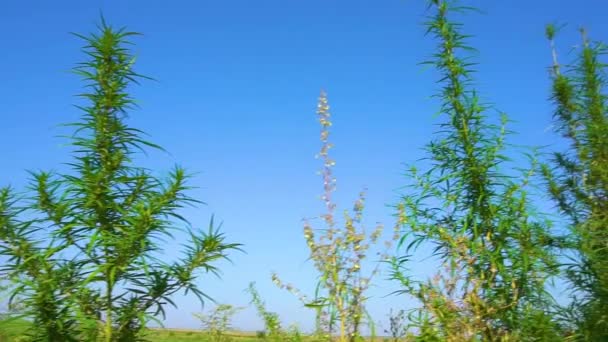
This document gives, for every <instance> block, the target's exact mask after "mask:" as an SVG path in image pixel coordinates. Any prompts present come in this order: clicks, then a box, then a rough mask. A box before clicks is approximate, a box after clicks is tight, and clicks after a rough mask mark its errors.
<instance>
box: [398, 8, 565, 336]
mask: <svg viewBox="0 0 608 342" xmlns="http://www.w3.org/2000/svg"><path fill="white" fill-rule="evenodd" d="M465 9H466V8H464V7H458V6H457V5H456V4H455V3H454V2H452V1H447V0H431V1H429V10H430V11H432V14H431V15H430V16H429V21H428V22H427V23H426V26H427V29H428V31H427V32H428V34H430V35H432V36H433V37H434V38H435V39H436V40H437V41H438V44H437V47H436V53H435V54H434V55H433V58H432V59H431V60H430V61H428V62H426V64H429V65H432V66H434V67H435V68H436V70H437V71H438V72H439V74H440V76H439V84H440V85H441V90H440V91H439V93H438V94H437V95H436V98H438V99H439V102H440V103H441V106H440V113H441V115H443V117H444V121H443V122H442V123H441V124H440V128H439V131H438V132H436V133H435V139H433V140H432V141H431V143H430V144H429V145H427V158H426V162H428V164H429V168H428V169H427V170H425V171H419V170H417V169H416V168H414V167H413V168H412V170H411V177H412V180H413V181H412V183H411V184H410V187H409V189H410V191H409V192H408V193H407V194H406V195H405V196H403V199H402V201H401V202H400V204H399V205H398V208H399V215H398V216H399V222H400V224H401V225H402V226H403V228H404V237H403V238H402V240H401V247H402V248H404V249H405V256H403V257H401V258H396V259H395V260H394V267H395V268H394V276H395V278H396V279H398V280H399V281H400V282H401V284H402V285H403V290H404V292H406V293H409V294H411V295H413V296H414V297H416V298H417V299H418V300H419V301H420V302H421V303H422V308H421V309H420V310H418V311H417V312H413V313H412V314H411V315H410V320H411V321H412V322H413V323H412V324H413V326H414V328H416V329H415V330H417V331H418V340H421V341H512V340H546V341H549V340H551V341H553V340H555V339H557V338H558V336H559V335H558V333H559V332H558V331H557V330H556V328H555V326H554V324H553V322H551V320H550V317H549V315H548V314H547V310H548V308H549V306H550V304H551V298H550V296H549V295H547V293H546V292H545V282H546V281H547V279H548V278H549V277H550V276H551V275H552V274H553V270H554V257H553V255H552V254H551V249H549V248H546V246H547V244H548V243H549V241H550V235H549V233H548V232H549V228H550V225H549V223H548V222H546V220H544V219H542V217H538V216H536V215H535V211H534V208H533V206H532V199H531V195H530V191H531V190H532V189H533V187H531V185H530V182H531V181H532V180H533V179H534V178H533V176H534V170H535V169H536V166H535V165H536V161H535V157H534V155H531V156H530V158H529V159H530V161H531V166H530V167H529V168H527V169H523V170H520V169H509V168H508V164H507V163H506V161H507V160H508V158H507V157H506V143H505V137H506V135H507V130H506V128H505V124H506V122H507V118H506V115H504V114H502V113H499V112H497V111H495V110H494V109H493V108H492V107H490V106H489V105H487V104H484V103H483V101H482V100H481V99H480V97H479V95H478V92H477V91H476V89H475V86H474V84H473V80H472V73H473V71H472V70H471V69H472V67H473V65H474V64H473V63H472V62H471V60H470V56H468V55H467V53H468V52H469V51H470V50H471V48H470V47H468V46H467V45H466V38H467V36H466V35H464V34H463V33H461V26H462V25H461V24H458V23H455V22H453V21H452V19H451V16H450V14H451V13H453V12H460V11H463V10H465ZM498 114H500V116H499V117H500V120H495V119H494V118H493V117H492V116H491V115H495V116H498ZM497 121H499V123H498V124H495V122H497ZM421 245H422V246H429V245H430V246H432V252H433V254H434V255H435V256H437V257H438V260H439V263H440V264H441V265H442V267H441V268H440V271H439V272H438V273H437V275H436V276H435V277H434V278H433V279H430V280H428V281H417V280H415V279H413V278H412V277H411V276H410V275H409V274H408V273H407V270H406V269H404V268H403V267H406V266H407V261H408V257H409V255H410V254H411V253H412V252H413V251H415V250H417V248H418V246H421Z"/></svg>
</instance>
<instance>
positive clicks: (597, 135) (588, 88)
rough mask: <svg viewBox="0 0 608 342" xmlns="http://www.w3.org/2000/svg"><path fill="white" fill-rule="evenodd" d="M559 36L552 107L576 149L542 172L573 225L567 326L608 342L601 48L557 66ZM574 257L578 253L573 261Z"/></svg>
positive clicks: (607, 154)
mask: <svg viewBox="0 0 608 342" xmlns="http://www.w3.org/2000/svg"><path fill="white" fill-rule="evenodd" d="M555 34H556V29H555V27H554V26H553V25H549V26H547V38H548V39H549V41H550V42H551V47H552V54H553V67H552V73H551V79H552V86H553V87H552V99H553V102H554V107H555V113H554V118H555V127H556V130H557V132H558V133H560V134H561V135H562V136H563V137H564V138H565V139H566V140H567V141H568V143H569V149H568V150H567V151H565V152H559V153H555V155H554V157H553V160H552V164H551V165H544V166H543V174H544V176H545V178H546V180H547V182H548V189H549V193H550V195H551V197H552V199H553V200H554V201H555V203H556V204H557V206H558V208H559V210H560V211H561V212H562V213H563V214H564V215H565V216H566V217H567V218H568V220H569V223H570V228H571V234H570V237H571V239H568V241H567V242H568V244H567V245H566V246H565V247H567V248H569V252H574V253H575V256H574V257H573V258H572V262H570V263H569V264H568V265H566V275H567V277H568V279H569V280H570V282H571V285H572V289H573V290H574V291H573V296H572V299H573V303H572V305H571V307H570V308H568V309H567V310H566V311H565V314H566V318H567V320H568V321H567V322H568V324H569V325H571V326H572V329H573V330H575V331H576V334H575V336H576V338H577V339H579V340H582V341H605V340H608V230H607V229H606V227H608V102H607V99H606V94H605V89H606V85H607V84H606V64H605V62H603V61H602V60H603V59H604V58H605V55H606V53H607V52H608V50H607V48H606V46H605V45H604V44H602V43H597V42H590V41H589V40H588V38H587V36H586V33H585V31H584V30H581V35H582V44H581V46H580V47H579V48H578V51H577V56H576V59H575V60H574V62H573V63H571V64H570V65H566V66H562V65H560V64H559V63H558V60H557V52H556V50H555V47H554V37H555ZM569 254H570V255H572V253H569Z"/></svg>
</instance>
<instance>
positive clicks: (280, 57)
mask: <svg viewBox="0 0 608 342" xmlns="http://www.w3.org/2000/svg"><path fill="white" fill-rule="evenodd" d="M424 3H425V1H423V0H416V1H414V0H411V1H402V0H382V1H380V0H375V1H370V0H368V1H363V0H331V1H327V0H307V1H295V0H293V1H280V0H259V1H248V0H221V1H220V0H214V1H206V0H205V1H200V0H199V1H194V0H189V1H171V2H169V1H143V0H141V1H140V0H137V1H135V0H131V1H119V0H106V1H103V0H88V1H76V0H70V1H46V0H39V1H33V0H3V1H2V4H1V5H0V42H2V44H3V48H2V55H1V56H0V75H2V76H1V77H2V82H0V93H1V94H3V95H2V107H1V109H0V115H1V117H2V124H1V125H0V156H2V160H1V162H0V163H1V164H0V165H1V167H0V183H1V184H12V185H14V186H15V187H17V188H22V187H23V186H24V185H25V180H26V177H27V173H26V171H25V170H32V169H44V170H47V169H55V170H61V169H62V167H61V163H63V162H67V161H69V155H68V153H69V148H67V147H65V146H64V145H63V144H64V143H65V141H64V140H62V139H60V138H57V135H59V134H61V133H62V132H64V131H62V130H61V129H59V128H58V127H57V125H58V124H61V123H65V122H70V121H73V120H75V119H76V118H77V117H78V115H79V113H78V111H77V110H76V109H75V108H74V107H73V106H72V104H74V103H76V98H75V97H74V96H73V95H74V94H77V93H79V92H80V91H81V83H80V81H79V79H78V78H77V77H76V76H74V75H72V74H70V73H69V72H68V70H69V69H70V68H71V67H72V66H74V64H75V63H77V62H79V61H82V59H83V55H82V54H81V53H80V47H81V44H82V42H81V41H79V40H78V39H76V38H75V37H73V36H71V35H69V34H68V32H79V33H87V32H90V31H91V30H94V28H95V23H96V22H97V20H98V18H99V13H100V11H102V12H103V13H104V16H105V17H106V19H107V21H108V22H109V23H111V24H113V25H116V26H123V25H124V26H127V27H128V28H130V29H132V30H135V31H139V32H142V33H144V36H143V37H141V38H139V39H137V40H136V42H137V46H136V48H135V52H136V54H137V56H138V61H137V70H138V71H139V72H141V73H143V74H146V75H149V76H152V77H154V78H156V79H157V80H158V82H144V83H143V85H142V86H141V87H138V88H137V89H136V91H135V96H136V97H137V98H138V100H139V101H140V104H141V110H138V111H136V112H134V113H132V120H131V124H132V125H134V126H136V127H138V128H141V129H143V130H145V131H146V132H147V133H149V134H150V135H151V139H152V140H153V141H154V142H156V143H159V144H160V145H162V146H163V147H165V148H166V149H167V150H168V151H170V155H167V154H163V153H159V152H153V153H151V154H150V155H149V157H147V158H142V162H143V164H144V165H146V166H150V167H153V168H154V169H155V170H159V171H163V170H169V169H170V168H171V166H172V165H173V164H175V163H178V164H180V165H182V166H185V167H186V168H188V169H189V170H190V171H193V172H198V174H197V175H196V177H195V178H194V179H193V185H196V186H198V187H200V188H199V189H198V190H196V191H194V192H193V193H192V195H193V196H194V197H197V198H198V199H200V200H203V201H205V202H207V203H208V205H207V206H205V207H201V208H200V209H199V210H188V211H187V212H186V215H187V216H188V217H189V218H190V219H191V221H192V223H194V224H195V225H200V226H204V225H206V224H207V222H208V220H209V217H210V215H211V214H212V213H215V215H216V217H217V218H219V219H221V220H223V221H224V231H225V232H226V234H227V235H228V237H229V239H230V240H232V241H236V242H242V243H244V244H245V250H246V251H247V254H235V255H234V257H233V261H234V265H230V264H226V265H225V267H223V270H224V274H223V278H222V279H221V280H220V279H215V278H213V277H204V278H201V279H200V282H201V286H202V288H203V289H205V290H206V291H207V293H208V294H210V295H211V296H213V297H215V298H216V299H217V300H218V301H219V302H223V303H230V304H235V305H246V304H247V303H248V302H249V297H248V296H247V295H246V294H245V293H244V292H243V289H245V288H246V286H247V284H248V283H249V282H250V281H256V282H257V284H258V287H259V290H260V292H261V294H262V296H263V297H264V298H265V299H266V301H267V304H268V306H269V308H270V309H271V310H274V311H277V312H278V313H279V314H280V315H281V317H282V318H283V320H284V321H285V322H287V323H289V322H294V321H300V322H303V327H305V328H309V327H310V322H311V317H312V316H311V315H310V313H309V312H307V311H306V310H305V309H303V308H301V307H300V304H299V303H298V301H297V300H296V299H295V298H294V297H292V296H291V295H290V294H288V293H286V292H284V291H282V290H280V289H278V288H276V287H274V285H273V284H272V283H271V281H270V272H271V271H276V272H278V273H279V274H280V275H281V276H282V278H283V279H285V280H286V281H290V282H293V283H295V284H297V285H300V286H301V287H302V288H303V289H304V290H310V289H311V288H312V287H313V285H314V282H315V279H314V273H313V272H312V271H311V265H310V264H308V263H306V261H305V260H306V257H307V248H306V245H305V242H304V240H303V236H302V225H301V219H302V218H303V217H310V216H314V215H317V214H318V213H320V211H321V210H322V207H321V202H320V201H319V200H318V195H319V194H320V192H321V181H320V179H319V177H318V176H317V175H316V171H317V170H318V169H319V167H320V164H319V162H318V161H317V160H315V159H314V155H315V153H316V151H317V149H318V147H319V143H318V125H317V122H316V117H315V105H316V99H317V96H318V93H319V89H320V88H325V89H326V90H327V91H328V93H329V97H330V103H331V104H332V112H333V119H334V128H333V139H332V140H333V142H334V143H335V145H336V149H335V154H334V156H335V158H336V159H337V161H338V164H337V168H336V175H337V178H338V191H339V195H338V201H339V205H341V207H342V208H350V204H351V203H352V200H353V199H354V198H355V195H356V194H357V192H358V191H359V190H360V189H361V188H362V187H364V186H365V187H367V188H368V189H369V196H368V199H369V201H368V203H369V205H368V211H367V218H368V220H369V222H371V223H373V222H375V221H380V222H383V223H385V224H386V225H387V226H389V227H390V226H392V224H393V220H392V217H391V210H390V208H388V207H387V205H388V204H392V203H395V201H396V199H397V192H396V189H397V188H399V187H400V186H401V185H403V184H404V183H405V179H404V177H403V176H402V173H403V172H404V166H403V164H404V163H413V162H415V161H416V160H417V159H418V158H419V157H420V156H421V152H420V148H421V147H423V145H424V144H425V143H426V142H427V141H428V140H429V138H430V133H431V131H432V129H433V124H434V123H437V119H436V118H434V117H433V114H434V113H435V112H436V110H437V107H436V103H435V102H434V101H432V100H430V99H429V96H430V95H431V94H433V93H434V91H435V90H436V87H435V85H434V80H435V79H436V75H435V74H434V73H433V72H432V71H428V70H426V71H425V70H423V68H422V67H421V66H419V65H417V63H419V62H421V61H423V60H424V59H425V58H426V57H427V56H429V55H430V54H431V53H432V46H433V42H431V41H429V40H428V39H425V38H424V36H423V32H424V29H423V27H422V25H421V23H422V22H423V19H424V18H423V15H424ZM465 3H467V4H471V5H474V6H477V7H479V8H480V9H481V10H482V11H483V14H471V15H468V16H467V17H466V18H465V19H464V21H465V22H466V24H467V25H466V30H467V32H468V33H471V34H474V35H475V38H474V39H472V41H471V43H472V44H473V45H474V46H476V47H477V48H478V49H479V51H480V54H479V56H478V61H479V62H480V63H481V65H480V66H479V71H480V73H479V74H478V76H477V77H478V83H479V85H480V89H481V90H482V91H483V96H484V97H485V98H486V99H488V100H490V101H492V102H494V103H496V104H497V106H498V107H499V108H500V109H502V110H504V111H505V112H507V113H508V114H509V115H510V117H511V119H513V120H515V121H517V122H516V123H515V124H513V125H512V126H511V128H513V129H514V130H516V131H518V132H519V135H518V136H517V137H513V138H512V139H513V140H512V142H516V143H521V144H529V145H546V144H549V145H552V144H555V143H557V142H558V141H559V139H557V138H556V137H555V135H554V134H553V133H551V132H550V131H548V130H547V128H548V127H549V125H550V107H549V106H548V103H547V101H546V99H547V98H548V96H549V94H548V85H549V84H548V80H547V77H546V76H547V71H546V67H547V66H548V65H549V63H550V51H549V49H548V44H547V42H546V41H545V39H544V35H543V33H544V30H543V27H544V24H546V23H548V22H551V21H555V20H557V21H559V22H563V23H569V24H570V25H569V27H567V28H566V29H565V30H564V32H563V34H562V35H560V36H559V37H558V44H559V46H560V48H561V51H562V54H561V55H562V58H564V55H565V54H566V52H567V51H568V50H569V49H570V47H571V46H573V45H574V44H576V43H578V37H577V34H576V28H577V27H578V26H579V25H583V24H584V25H585V26H586V27H587V28H588V29H589V31H590V35H591V37H593V38H596V39H603V40H606V39H608V27H607V26H606V25H605V14H606V13H607V12H608V2H606V1H604V0H579V1H576V2H575V1H565V0H557V1H556V0H535V1H529V0H527V1H524V0H511V1H481V0H474V1H466V2H465ZM169 247H170V249H169V250H168V251H167V256H168V257H171V256H174V255H175V254H176V250H173V249H172V248H173V246H169ZM425 265H428V264H424V263H422V264H419V265H417V266H415V267H416V268H418V269H420V270H424V268H425ZM394 289H395V286H394V285H392V284H391V283H388V282H380V283H379V284H378V287H377V288H375V289H374V290H373V295H374V297H373V298H372V299H371V300H370V303H369V305H370V309H371V312H372V313H373V314H375V316H376V317H378V319H382V318H384V317H385V315H386V313H388V311H389V308H391V307H393V308H399V307H410V306H411V305H412V302H411V301H410V300H409V299H407V298H400V297H385V296H386V295H388V294H389V293H390V292H391V291H392V290H394ZM176 302H177V303H178V304H179V306H180V309H179V310H178V311H175V310H170V311H169V318H168V320H167V322H166V323H167V325H168V326H170V327H196V326H197V323H196V321H195V320H194V319H193V318H192V317H191V313H192V312H196V311H199V310H200V307H199V306H198V304H197V303H196V301H195V299H194V298H182V297H180V298H176ZM235 323H236V325H237V327H239V328H242V329H250V330H254V329H260V328H261V322H260V320H259V319H258V318H257V317H256V316H255V314H254V312H253V311H252V310H247V311H245V312H243V313H242V314H240V315H239V316H238V318H237V320H236V322H235Z"/></svg>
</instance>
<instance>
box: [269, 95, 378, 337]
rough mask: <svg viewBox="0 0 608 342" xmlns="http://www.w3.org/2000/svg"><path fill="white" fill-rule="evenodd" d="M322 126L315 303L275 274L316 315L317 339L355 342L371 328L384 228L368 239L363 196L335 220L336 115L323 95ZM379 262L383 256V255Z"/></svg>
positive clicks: (313, 254)
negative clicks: (371, 294)
mask: <svg viewBox="0 0 608 342" xmlns="http://www.w3.org/2000/svg"><path fill="white" fill-rule="evenodd" d="M317 115H318V117H319V123H320V125H321V150H320V152H319V155H318V157H320V158H321V160H322V161H323V169H322V171H321V176H322V178H323V189H324V193H323V196H322V199H323V202H324V204H325V209H326V212H325V213H324V214H323V215H322V219H323V223H324V227H323V228H322V229H317V228H315V227H313V225H312V223H311V222H310V221H309V220H306V221H305V224H304V237H305V239H306V243H307V245H308V247H309V249H310V259H311V260H312V261H313V263H314V266H315V269H316V270H317V272H318V274H319V281H318V284H317V290H316V292H315V293H314V296H313V297H312V299H310V298H309V297H307V296H305V295H303V294H302V293H301V292H300V291H299V290H298V289H297V288H296V287H294V286H293V285H290V284H284V283H283V282H282V281H281V280H280V279H279V277H278V276H277V275H276V274H274V275H273V280H274V282H275V283H276V284H277V285H278V286H280V287H282V288H285V289H287V290H289V291H290V292H292V293H294V294H295V295H296V296H297V297H298V298H299V299H300V300H301V301H302V302H303V303H304V304H305V305H306V306H308V307H311V308H314V309H315V310H316V330H317V331H316V333H317V335H323V336H325V338H326V339H327V338H330V336H331V335H332V334H333V333H337V335H338V336H339V341H347V340H348V341H354V340H355V339H357V338H359V337H361V336H360V331H361V327H362V325H363V324H364V323H367V324H368V325H370V326H371V328H372V330H373V324H374V323H373V322H372V321H371V320H367V322H366V317H367V313H366V311H365V302H366V300H367V297H366V295H365V293H366V291H367V289H368V288H369V286H370V283H371V280H372V278H373V277H374V276H375V275H376V274H377V273H378V264H376V266H375V267H373V268H372V269H371V270H370V271H369V272H367V274H366V273H365V272H364V271H363V269H364V267H363V265H364V264H365V263H366V261H367V260H366V258H367V256H368V253H369V251H370V247H371V246H373V245H375V244H377V243H378V241H379V238H380V237H381V235H382V231H383V227H382V226H381V225H378V226H376V228H375V229H374V230H373V231H372V232H371V233H369V234H368V233H366V231H365V229H364V227H363V224H362V218H363V210H364V207H365V193H363V192H362V193H360V195H359V198H358V199H357V200H356V201H355V204H354V207H353V211H352V213H350V212H348V211H346V210H345V211H344V213H343V222H342V225H339V223H338V222H337V220H336V217H335V216H336V214H335V211H336V204H335V203H334V202H333V200H332V196H333V193H334V191H335V187H336V180H335V178H334V177H333V173H332V168H333V166H334V165H335V162H334V160H332V159H331V157H330V156H329V150H330V149H331V148H332V144H331V143H330V142H329V133H330V131H329V128H330V127H331V125H332V123H331V115H330V113H329V104H328V101H327V96H326V94H325V92H321V95H320V97H319V102H318V106H317ZM378 255H379V256H381V255H380V253H379V254H378Z"/></svg>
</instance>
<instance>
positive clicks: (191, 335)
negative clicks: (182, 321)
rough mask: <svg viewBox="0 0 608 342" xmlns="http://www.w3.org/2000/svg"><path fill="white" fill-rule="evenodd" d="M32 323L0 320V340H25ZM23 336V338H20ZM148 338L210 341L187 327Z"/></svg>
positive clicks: (240, 336) (244, 337)
mask: <svg viewBox="0 0 608 342" xmlns="http://www.w3.org/2000/svg"><path fill="white" fill-rule="evenodd" d="M29 327H30V323H29V322H27V321H23V320H12V321H0V342H17V341H24V340H23V338H22V337H23V336H24V335H25V333H26V332H27V330H28V328H29ZM226 335H227V336H229V337H230V338H231V339H232V341H235V342H253V341H260V340H259V339H258V338H256V336H255V333H250V332H239V331H234V332H230V333H227V334H226ZM20 337H21V338H20ZM148 339H149V340H150V341H158V342H188V341H208V336H207V334H206V332H204V331H201V330H187V329H160V328H155V329H149V335H148Z"/></svg>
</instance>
